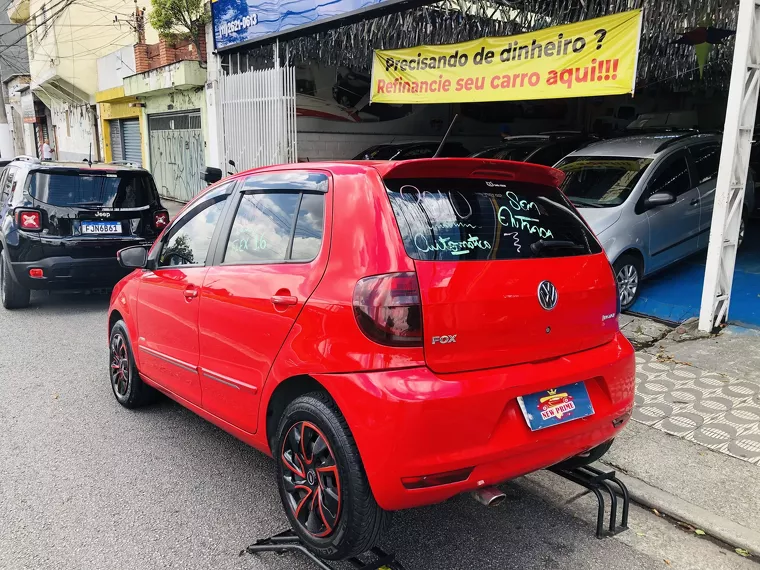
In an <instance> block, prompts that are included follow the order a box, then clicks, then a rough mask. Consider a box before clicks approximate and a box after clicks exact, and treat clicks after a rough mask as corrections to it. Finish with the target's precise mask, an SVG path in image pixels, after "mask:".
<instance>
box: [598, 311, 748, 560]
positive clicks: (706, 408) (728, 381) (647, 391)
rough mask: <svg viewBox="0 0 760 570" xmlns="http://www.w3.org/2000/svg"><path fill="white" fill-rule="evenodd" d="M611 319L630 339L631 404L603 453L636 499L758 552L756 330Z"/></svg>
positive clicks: (726, 540)
mask: <svg viewBox="0 0 760 570" xmlns="http://www.w3.org/2000/svg"><path fill="white" fill-rule="evenodd" d="M621 328H622V330H623V331H624V333H625V334H626V336H629V338H631V340H632V342H633V343H634V344H635V345H637V348H638V352H637V358H636V370H637V373H636V376H637V386H636V407H635V409H634V414H633V421H632V422H630V424H629V425H628V427H627V428H626V429H625V430H623V432H622V433H621V434H620V436H619V437H618V438H617V440H616V442H615V445H613V446H612V449H611V450H610V451H609V452H608V453H607V455H605V457H604V458H603V462H604V463H606V464H607V465H609V466H611V467H613V468H615V469H617V470H618V471H620V472H622V473H624V474H627V475H628V476H629V477H630V478H631V479H630V483H631V487H632V495H633V496H634V498H635V499H636V500H637V501H638V502H639V503H642V504H645V505H647V506H650V507H653V508H656V509H657V510H659V511H660V512H662V513H664V514H668V515H670V516H672V517H674V518H676V519H678V520H681V521H684V522H687V523H689V524H691V525H693V526H694V527H695V528H699V529H701V530H704V531H705V532H706V533H707V534H710V535H712V536H714V537H716V538H719V539H720V540H723V541H724V542H727V543H729V544H731V545H733V546H736V547H741V548H744V549H746V550H749V551H750V552H752V553H754V554H755V555H758V554H760V492H758V490H760V333H758V332H757V331H752V330H748V329H741V328H735V327H729V328H728V329H726V330H724V331H723V332H722V333H721V334H719V335H702V334H700V333H699V332H698V331H696V330H695V326H694V325H688V324H687V325H685V326H682V327H679V328H678V329H675V330H673V329H670V328H669V327H665V326H664V325H659V324H657V323H653V322H651V321H645V320H642V319H631V318H630V317H628V316H623V317H621Z"/></svg>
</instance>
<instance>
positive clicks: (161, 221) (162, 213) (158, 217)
mask: <svg viewBox="0 0 760 570" xmlns="http://www.w3.org/2000/svg"><path fill="white" fill-rule="evenodd" d="M168 225H169V212H167V211H166V210H157V211H156V212H155V213H154V214H153V226H154V227H155V228H156V229H157V230H159V231H161V230H162V229H164V228H165V227H166V226H168Z"/></svg>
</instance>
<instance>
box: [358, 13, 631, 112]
mask: <svg viewBox="0 0 760 570" xmlns="http://www.w3.org/2000/svg"><path fill="white" fill-rule="evenodd" d="M640 33H641V10H632V11H630V12H624V13H622V14H615V15H612V16H605V17H603V18H596V19H594V20H587V21H584V22H578V23H575V24H567V25H564V26H556V27H553V28H546V29H544V30H539V31H537V32H531V33H528V34H521V35H518V36H509V37H501V38H482V39H479V40H472V41H469V42H464V43H460V44H449V45H442V46H418V47H414V48H406V49H398V50H376V51H375V55H374V59H373V62H372V95H371V97H372V102H373V103H393V104H408V103H471V102H484V101H514V100H528V99H557V98H565V97H588V96H593V95H622V94H626V93H633V90H634V86H635V81H636V61H637V57H638V50H639V48H638V46H639V36H640Z"/></svg>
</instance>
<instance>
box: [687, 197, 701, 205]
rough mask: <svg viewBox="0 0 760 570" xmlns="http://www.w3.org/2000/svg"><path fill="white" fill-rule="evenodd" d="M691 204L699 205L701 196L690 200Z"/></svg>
mask: <svg viewBox="0 0 760 570" xmlns="http://www.w3.org/2000/svg"><path fill="white" fill-rule="evenodd" d="M689 206H699V198H694V199H693V200H692V201H691V202H689Z"/></svg>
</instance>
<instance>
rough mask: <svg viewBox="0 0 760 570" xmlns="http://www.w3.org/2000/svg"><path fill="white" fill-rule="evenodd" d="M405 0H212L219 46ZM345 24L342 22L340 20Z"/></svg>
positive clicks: (215, 41)
mask: <svg viewBox="0 0 760 570" xmlns="http://www.w3.org/2000/svg"><path fill="white" fill-rule="evenodd" d="M401 1H403V0H271V1H269V2H261V0H211V17H212V20H213V26H214V45H215V46H216V49H218V50H224V49H229V48H232V47H235V46H238V45H241V44H247V43H252V42H256V41H261V40H265V39H268V38H272V37H275V36H278V35H280V34H284V33H286V32H287V33H290V32H294V31H297V30H300V29H305V28H309V27H311V26H314V25H316V24H325V23H328V22H330V21H337V20H340V19H343V18H346V17H350V16H357V15H360V14H363V13H364V12H369V11H371V10H375V9H377V8H379V7H381V6H388V5H391V4H397V3H399V2H401ZM341 24H343V22H341Z"/></svg>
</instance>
